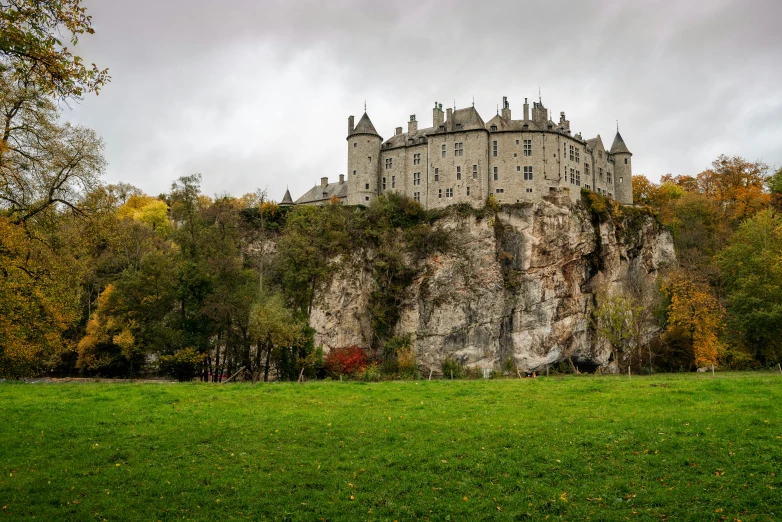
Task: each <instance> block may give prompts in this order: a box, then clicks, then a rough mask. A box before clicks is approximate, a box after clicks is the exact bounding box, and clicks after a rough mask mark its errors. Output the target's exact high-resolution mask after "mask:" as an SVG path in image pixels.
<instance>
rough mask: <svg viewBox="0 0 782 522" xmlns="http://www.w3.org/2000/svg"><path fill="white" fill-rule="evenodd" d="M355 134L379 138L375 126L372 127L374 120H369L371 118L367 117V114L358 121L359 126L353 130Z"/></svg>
mask: <svg viewBox="0 0 782 522" xmlns="http://www.w3.org/2000/svg"><path fill="white" fill-rule="evenodd" d="M353 134H374V135H376V136H379V134H378V133H377V131H376V130H375V126H374V125H372V120H370V119H369V116H368V115H367V113H366V112H365V113H364V115H363V116H362V117H361V119H360V120H358V124H357V125H356V127H355V128H354V129H353Z"/></svg>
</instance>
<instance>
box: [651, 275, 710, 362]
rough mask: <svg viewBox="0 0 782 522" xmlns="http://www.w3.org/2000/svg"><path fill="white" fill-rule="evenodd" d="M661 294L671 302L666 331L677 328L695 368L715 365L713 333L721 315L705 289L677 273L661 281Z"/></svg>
mask: <svg viewBox="0 0 782 522" xmlns="http://www.w3.org/2000/svg"><path fill="white" fill-rule="evenodd" d="M663 291H665V292H667V293H668V295H669V297H670V300H671V303H670V305H669V306H668V331H672V330H673V329H676V328H679V329H681V331H683V332H684V333H685V334H687V335H689V338H690V341H691V342H692V350H693V353H694V355H695V365H696V366H699V367H700V366H709V365H712V364H717V358H718V354H719V353H720V351H721V346H720V343H719V341H718V339H717V331H718V330H719V328H720V326H721V320H722V311H721V310H720V308H719V305H718V304H717V299H716V298H715V297H714V295H713V294H712V293H711V291H710V290H709V287H708V286H707V285H705V284H703V283H699V282H697V281H693V280H692V279H690V278H688V277H687V276H686V275H685V274H682V273H680V272H677V273H674V274H672V275H671V276H670V277H669V278H668V279H667V281H665V283H664V285H663Z"/></svg>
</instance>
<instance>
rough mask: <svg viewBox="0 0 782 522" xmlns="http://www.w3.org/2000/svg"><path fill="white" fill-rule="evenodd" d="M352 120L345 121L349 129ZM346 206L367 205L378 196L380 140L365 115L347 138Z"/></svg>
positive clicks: (351, 118)
mask: <svg viewBox="0 0 782 522" xmlns="http://www.w3.org/2000/svg"><path fill="white" fill-rule="evenodd" d="M352 124H353V116H351V117H350V118H348V128H349V129H350V128H351V127H352ZM347 141H348V205H367V204H369V202H370V201H372V200H373V199H375V198H376V197H377V195H378V172H379V170H378V169H379V165H380V145H381V143H382V142H383V138H381V137H380V135H379V134H378V133H377V131H376V130H375V126H374V125H372V121H371V120H370V119H369V116H368V115H367V113H366V112H365V113H364V115H363V116H362V117H361V119H360V120H359V121H358V124H357V125H356V126H355V128H352V130H351V132H350V133H349V134H348V137H347Z"/></svg>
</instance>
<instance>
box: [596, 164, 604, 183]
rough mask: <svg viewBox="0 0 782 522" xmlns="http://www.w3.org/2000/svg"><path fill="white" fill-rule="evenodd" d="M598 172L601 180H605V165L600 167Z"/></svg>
mask: <svg viewBox="0 0 782 522" xmlns="http://www.w3.org/2000/svg"><path fill="white" fill-rule="evenodd" d="M597 173H598V175H599V176H600V181H603V167H598V168H597Z"/></svg>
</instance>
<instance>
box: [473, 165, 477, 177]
mask: <svg viewBox="0 0 782 522" xmlns="http://www.w3.org/2000/svg"><path fill="white" fill-rule="evenodd" d="M472 179H478V165H473V166H472Z"/></svg>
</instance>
